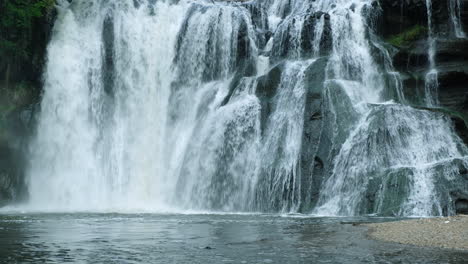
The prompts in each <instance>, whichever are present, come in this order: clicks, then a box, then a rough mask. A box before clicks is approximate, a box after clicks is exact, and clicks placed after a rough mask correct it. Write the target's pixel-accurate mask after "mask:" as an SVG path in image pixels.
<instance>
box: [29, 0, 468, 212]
mask: <svg viewBox="0 0 468 264" xmlns="http://www.w3.org/2000/svg"><path fill="white" fill-rule="evenodd" d="M428 3H430V1H429V2H428ZM429 10H430V8H428V12H430V11H429ZM380 11H381V10H380V7H379V5H378V4H377V3H376V2H375V1H371V0H369V1H367V0H365V1H364V0H318V1H307V0H268V1H247V2H244V1H241V2H231V1H229V2H221V1H214V2H213V1H190V0H180V1H172V0H119V1H117V0H105V1H92V0H74V1H72V2H71V3H68V1H63V3H62V4H61V5H60V7H59V9H58V18H57V21H56V22H55V26H54V30H53V36H52V39H51V41H50V43H49V46H48V52H47V54H48V55H47V56H48V58H47V65H46V69H45V72H44V79H45V85H44V95H43V98H42V102H41V110H40V113H39V115H38V126H37V134H36V135H35V138H34V140H33V141H32V142H31V144H30V149H31V151H30V164H29V168H28V187H29V192H30V201H29V204H28V208H31V209H34V210H51V211H64V210H65V211H68V210H71V211H89V210H91V211H113V210H114V211H151V212H161V211H184V212H186V211H224V212H258V211H260V212H283V213H297V212H301V213H311V212H312V213H315V214H321V215H363V214H382V215H441V214H443V213H445V212H446V211H447V210H449V212H451V211H450V210H451V208H448V209H447V208H446V204H449V202H448V201H449V200H450V195H449V193H448V191H447V190H445V189H443V188H439V187H438V185H437V183H438V182H440V181H448V182H450V181H452V180H453V177H455V176H454V175H455V171H456V168H457V167H456V166H458V165H459V164H461V163H463V164H464V162H465V156H466V154H467V150H466V149H465V146H464V144H463V143H462V142H461V140H460V138H458V136H457V135H456V134H455V132H454V130H453V128H452V126H451V123H450V120H449V119H448V118H447V117H446V116H444V115H443V114H441V113H437V112H432V111H427V110H422V109H414V108H412V107H410V106H407V105H405V104H406V100H405V98H404V95H403V92H402V81H401V79H400V77H399V74H398V73H397V72H396V71H395V70H394V69H393V65H392V58H391V55H390V52H389V51H387V49H386V48H385V45H383V44H382V42H381V40H380V39H379V38H378V37H376V34H375V32H374V28H373V21H372V18H373V16H375V15H378V14H379V12H380ZM428 14H429V17H430V13H428ZM429 21H431V18H429ZM430 23H431V22H430ZM430 32H432V30H430ZM429 39H430V42H432V40H433V36H432V33H430V36H429ZM430 46H431V48H430V49H429V53H431V52H432V53H433V52H434V47H433V44H431V45H430ZM433 58H434V56H432V59H431V60H432V62H431V71H432V70H434V71H435V62H434V60H433ZM428 75H429V74H428ZM435 76H436V75H435ZM436 77H437V76H436ZM427 89H428V90H430V91H429V92H428V93H427V95H428V96H429V97H428V98H430V99H431V100H433V101H431V102H433V103H429V99H428V104H429V105H432V104H436V100H437V96H436V94H435V93H432V88H431V87H428V88H427ZM395 182H397V183H398V184H397V186H399V187H398V188H395V186H396V185H395ZM371 196H372V197H374V198H372V202H369V201H368V199H367V198H368V197H371Z"/></svg>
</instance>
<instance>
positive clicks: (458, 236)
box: [366, 215, 468, 250]
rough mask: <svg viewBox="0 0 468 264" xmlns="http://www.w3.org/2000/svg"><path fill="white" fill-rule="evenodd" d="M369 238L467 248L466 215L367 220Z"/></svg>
mask: <svg viewBox="0 0 468 264" xmlns="http://www.w3.org/2000/svg"><path fill="white" fill-rule="evenodd" d="M366 226H368V227H369V228H370V233H369V236H370V237H371V238H373V239H377V240H381V241H386V242H396V243H401V244H408V245H416V246H422V247H440V248H448V249H458V250H468V215H459V216H453V217H443V218H422V219H411V220H404V221H398V222H386V223H373V224H367V225H366Z"/></svg>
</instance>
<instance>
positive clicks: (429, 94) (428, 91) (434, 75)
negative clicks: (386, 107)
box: [424, 0, 439, 106]
mask: <svg viewBox="0 0 468 264" xmlns="http://www.w3.org/2000/svg"><path fill="white" fill-rule="evenodd" d="M426 9H427V28H428V29H427V30H428V38H427V42H428V46H429V48H428V51H427V52H428V57H429V72H428V73H427V74H426V78H425V87H424V91H425V95H426V98H425V99H426V100H425V101H426V104H427V105H428V106H436V105H437V104H438V99H437V98H438V89H439V83H438V82H439V81H438V78H439V74H438V72H437V68H436V62H435V55H436V38H435V36H434V26H433V21H432V0H426Z"/></svg>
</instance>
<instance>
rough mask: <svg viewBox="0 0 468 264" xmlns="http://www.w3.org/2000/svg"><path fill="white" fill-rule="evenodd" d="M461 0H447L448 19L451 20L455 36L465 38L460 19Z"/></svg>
mask: <svg viewBox="0 0 468 264" xmlns="http://www.w3.org/2000/svg"><path fill="white" fill-rule="evenodd" d="M462 4H463V1H462V0H449V11H450V20H451V22H452V27H453V32H454V33H455V37H457V38H466V33H465V31H464V30H463V24H462V21H461V11H462V8H463V6H462Z"/></svg>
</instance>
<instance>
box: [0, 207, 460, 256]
mask: <svg viewBox="0 0 468 264" xmlns="http://www.w3.org/2000/svg"><path fill="white" fill-rule="evenodd" d="M368 220H369V219H363V218H360V219H343V218H340V219H332V218H304V217H294V216H287V217H282V216H272V215H153V214H142V215H122V214H33V215H8V214H3V215H0V262H1V263H44V262H45V263H64V262H74V263H76V262H78V263H467V262H468V252H462V251H451V250H440V249H426V248H418V247H413V246H403V245H398V244H392V243H382V242H376V241H372V240H368V239H367V238H366V227H364V226H354V225H351V224H349V222H350V221H368ZM374 221H375V219H374ZM380 221H381V220H380Z"/></svg>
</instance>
